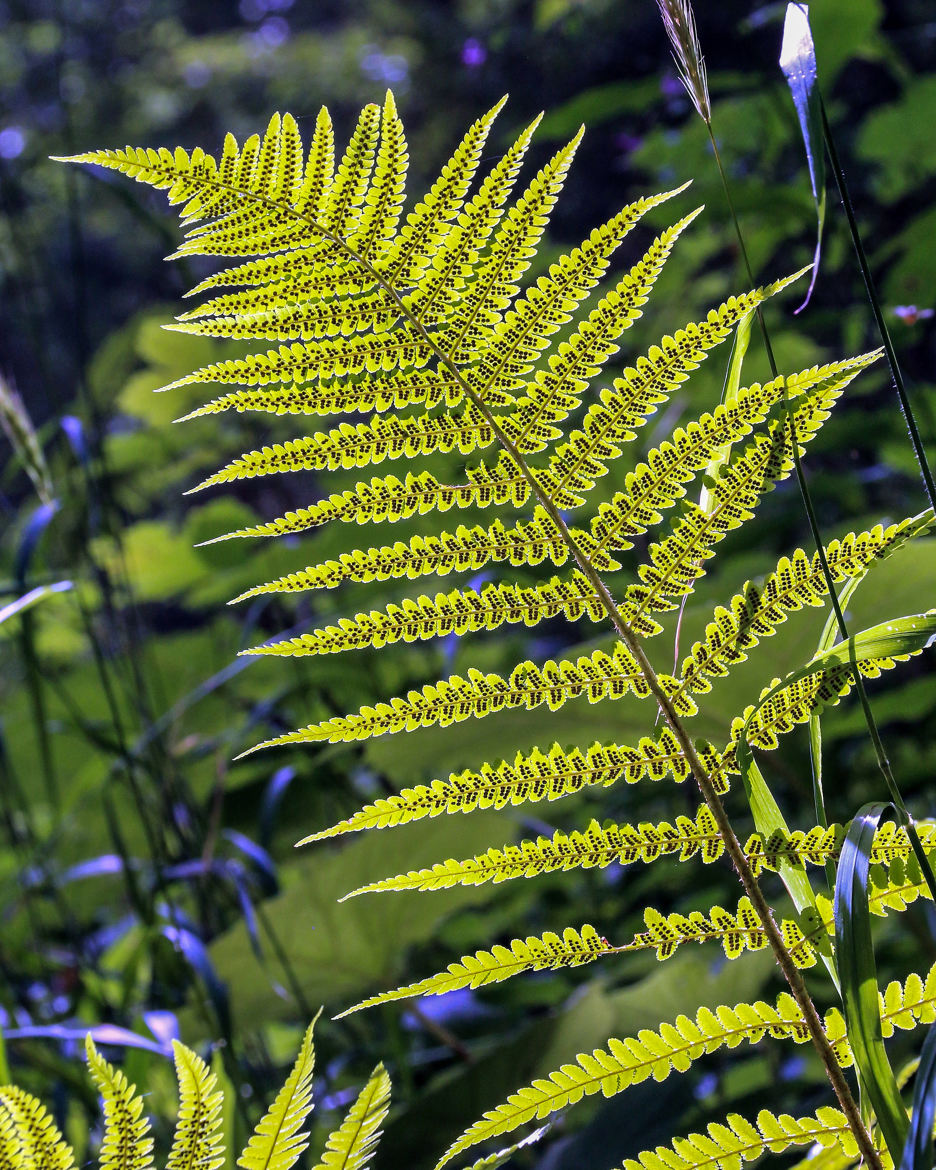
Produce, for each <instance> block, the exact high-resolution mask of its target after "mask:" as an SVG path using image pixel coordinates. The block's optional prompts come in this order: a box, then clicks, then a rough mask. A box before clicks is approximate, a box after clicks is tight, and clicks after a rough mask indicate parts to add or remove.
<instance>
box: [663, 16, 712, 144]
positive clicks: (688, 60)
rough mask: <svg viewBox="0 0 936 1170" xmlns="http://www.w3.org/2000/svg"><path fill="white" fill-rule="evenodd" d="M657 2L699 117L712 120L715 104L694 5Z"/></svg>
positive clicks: (679, 68)
mask: <svg viewBox="0 0 936 1170" xmlns="http://www.w3.org/2000/svg"><path fill="white" fill-rule="evenodd" d="M657 4H658V5H659V8H660V15H661V16H662V17H663V27H664V28H665V29H666V35H667V36H668V37H669V41H670V46H671V48H672V50H673V60H674V61H675V62H676V68H677V70H678V71H679V76H680V78H681V79H682V83H683V85H684V86H685V87H686V92H687V93H688V94H689V99H690V101H691V102H692V104H693V105H694V106H695V108H696V110H697V111H698V114H699V117H700V118H702V120H703V121H704V122H705V123H706V124H708V123H709V122H711V120H712V107H711V103H710V102H709V91H708V78H707V77H706V74H705V58H704V57H703V56H702V48H701V46H700V44H699V36H698V33H697V32H696V26H695V16H694V15H693V12H692V4H691V3H690V0H657Z"/></svg>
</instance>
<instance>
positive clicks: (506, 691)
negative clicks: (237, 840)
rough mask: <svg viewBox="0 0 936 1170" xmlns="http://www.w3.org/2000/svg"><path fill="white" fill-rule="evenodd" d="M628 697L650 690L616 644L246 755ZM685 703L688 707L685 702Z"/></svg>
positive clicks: (520, 667)
mask: <svg viewBox="0 0 936 1170" xmlns="http://www.w3.org/2000/svg"><path fill="white" fill-rule="evenodd" d="M662 678H663V682H664V685H666V686H669V687H670V688H673V687H674V686H675V682H676V680H675V679H671V678H668V677H667V676H665V675H664V676H662ZM629 693H633V694H635V695H637V696H638V697H640V698H646V696H647V695H648V694H649V689H648V687H647V684H646V680H645V679H644V676H643V672H642V671H641V670H640V668H639V667H638V665H637V662H636V660H635V659H634V657H633V655H632V654H631V653H630V651H629V650H628V649H627V647H626V646H625V645H624V644H623V643H622V642H617V643H615V646H614V649H613V651H612V653H611V654H606V653H605V652H604V651H603V650H595V651H594V652H593V653H592V654H587V655H582V656H581V657H579V658H577V659H576V660H575V661H574V662H554V661H553V660H552V659H550V660H549V661H547V662H545V663H544V664H543V666H542V667H539V666H537V665H536V664H535V663H534V662H521V663H518V664H517V666H515V667H514V669H513V670H512V671H511V673H510V675H509V677H508V678H503V677H502V676H501V675H498V674H484V673H483V672H482V671H480V670H476V669H475V668H474V667H472V668H471V669H470V670H469V671H468V677H467V678H462V677H461V676H460V675H457V674H455V675H452V676H451V677H450V678H447V679H440V680H439V681H438V682H436V683H434V684H433V683H427V684H426V685H425V686H424V687H423V688H422V690H421V691H416V690H413V691H410V692H409V693H408V694H407V696H406V698H402V697H400V696H398V697H396V698H394V699H391V700H390V702H389V703H377V704H376V705H375V706H373V707H362V708H361V710H360V711H359V712H358V713H356V714H350V715H346V716H338V717H336V718H333V719H328V720H326V721H325V722H323V723H313V724H310V725H309V726H308V727H303V728H301V729H300V730H298V731H293V732H289V733H288V734H287V735H280V736H277V737H276V738H275V739H271V740H267V741H266V742H264V743H260V744H257V745H256V746H255V747H253V748H250V749H249V750H250V751H258V750H259V749H260V748H264V747H274V746H278V745H279V744H285V743H314V742H321V741H328V742H330V743H345V742H350V741H353V740H358V739H370V738H371V737H372V736H375V735H386V734H393V733H395V732H398V731H415V730H416V729H417V728H418V727H432V726H440V727H449V726H450V725H451V724H453V723H461V722H462V721H463V720H465V719H469V718H472V717H474V718H476V719H482V718H484V716H486V715H492V714H494V713H495V712H497V711H504V710H509V709H511V708H514V707H523V708H525V709H526V710H528V711H532V710H533V709H534V708H535V707H539V706H541V705H542V704H543V703H546V704H548V706H549V709H550V710H551V711H558V709H559V708H560V707H562V706H564V704H565V703H567V702H569V700H570V699H575V698H578V697H579V696H581V695H585V696H587V698H588V701H589V702H591V703H597V702H599V701H600V700H601V699H604V698H609V699H619V698H622V697H623V696H624V695H626V694H629ZM681 702H682V703H683V704H685V696H683V698H682V700H681ZM683 711H684V712H685V713H694V712H695V708H694V707H692V706H690V707H689V708H688V709H687V708H686V707H685V705H684V706H683Z"/></svg>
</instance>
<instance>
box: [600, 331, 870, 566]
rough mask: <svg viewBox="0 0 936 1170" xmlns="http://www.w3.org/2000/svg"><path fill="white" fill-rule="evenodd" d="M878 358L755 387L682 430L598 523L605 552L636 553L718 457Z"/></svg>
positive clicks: (604, 508) (631, 476) (629, 479)
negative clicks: (780, 408)
mask: <svg viewBox="0 0 936 1170" xmlns="http://www.w3.org/2000/svg"><path fill="white" fill-rule="evenodd" d="M876 358H877V354H866V355H863V356H861V357H858V358H853V359H852V360H851V361H849V362H834V363H831V364H830V365H826V366H822V367H821V368H820V367H818V366H813V368H812V369H811V370H803V371H802V372H801V373H799V374H794V375H792V376H790V377H787V378H775V379H774V380H773V381H772V382H768V383H767V384H766V385H764V386H761V385H759V384H757V383H755V384H754V385H753V386H748V387H746V388H744V389H741V390H739V391H738V392H737V394H736V395H735V397H734V398H733V399H732V400H731V401H730V402H728V403H724V404H722V405H719V406H717V407H716V408H715V410H714V412H713V413H712V414H703V415H702V417H701V418H700V419H699V420H698V421H696V422H691V423H689V424H688V426H687V427H686V428H685V429H683V428H682V427H680V428H678V429H677V430H676V431H675V432H674V433H673V436H672V438H671V440H668V441H667V442H665V443H663V444H661V446H659V447H657V448H654V449H653V450H652V451H650V452H649V453H648V455H647V461H646V462H645V463H639V464H638V465H637V466H636V467H635V468H634V470H633V471H629V472H628V473H627V476H626V479H625V490H624V491H623V492H617V493H616V494H615V495H614V496H613V497H612V498H611V500H610V501H609V502H608V503H606V504H602V505H601V506H600V507H599V509H598V515H597V516H596V518H595V519H594V520H593V521H592V525H591V531H592V535H593V536H594V537H595V538H596V539H597V541H598V543H599V546H600V547H601V548H603V549H605V548H611V549H627V548H632V547H633V540H632V539H631V537H634V536H639V535H641V534H643V533H644V532H646V531H647V528H648V527H650V525H652V524H659V523H660V522H661V521H662V519H663V516H662V511H663V510H664V509H667V508H671V507H673V506H674V505H675V503H676V501H677V500H679V499H680V498H681V497H682V496H684V495H685V488H684V487H683V486H682V485H683V484H686V483H689V482H690V481H691V480H692V479H694V478H695V476H696V474H697V473H698V472H699V471H704V470H705V469H706V467H708V465H709V463H710V462H711V460H712V457H713V455H714V453H715V452H716V451H718V450H719V449H721V448H722V447H727V446H732V445H733V444H735V443H737V442H738V440H739V439H742V438H744V437H745V436H746V435H749V434H750V433H751V431H752V430H753V428H754V426H756V425H757V424H758V423H761V422H763V421H764V419H766V417H767V415H768V413H769V412H770V411H771V410H772V409H773V408H774V407H776V406H777V404H778V403H780V402H783V401H784V399H785V398H786V399H789V400H795V399H796V398H798V397H801V396H804V395H806V394H807V393H808V392H809V391H811V390H813V389H815V388H816V387H821V386H822V384H824V383H825V382H827V381H828V380H829V379H830V378H838V377H840V376H841V374H842V373H843V371H845V370H846V369H847V370H849V371H854V373H855V374H857V373H858V372H859V371H860V370H862V369H864V368H865V367H866V366H868V365H870V364H871V362H873V361H875V360H876Z"/></svg>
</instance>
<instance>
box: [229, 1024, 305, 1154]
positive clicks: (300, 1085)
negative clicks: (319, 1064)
mask: <svg viewBox="0 0 936 1170" xmlns="http://www.w3.org/2000/svg"><path fill="white" fill-rule="evenodd" d="M314 1026H315V1021H314V1020H313V1022H312V1023H311V1024H310V1025H309V1027H308V1030H307V1031H306V1034H305V1036H304V1037H303V1040H302V1046H301V1047H300V1049H299V1055H298V1056H297V1057H296V1062H295V1064H294V1065H293V1067H292V1072H290V1074H289V1076H288V1078H287V1079H286V1083H285V1084H284V1085H283V1087H282V1089H280V1091H279V1093H278V1094H277V1096H276V1100H275V1101H274V1102H273V1104H272V1105H271V1106H270V1108H269V1110H267V1112H266V1113H265V1114H264V1116H263V1117H262V1118H261V1120H260V1122H259V1123H258V1125H257V1128H256V1129H255V1130H254V1132H253V1134H252V1135H251V1138H250V1141H249V1142H248V1143H247V1148H246V1149H245V1150H244V1152H243V1153H242V1154H241V1156H240V1157H239V1158H238V1159H237V1164H238V1166H240V1167H242V1170H288V1168H289V1167H290V1166H292V1165H293V1163H294V1162H295V1161H296V1160H297V1158H298V1157H299V1155H300V1154H301V1153H302V1151H303V1150H304V1149H305V1148H306V1146H308V1144H309V1134H308V1131H306V1130H303V1129H302V1128H301V1127H302V1125H303V1123H304V1122H305V1120H306V1118H307V1117H308V1115H309V1113H310V1112H311V1109H312V1070H313V1068H314V1065H315V1047H314V1045H313V1043H312V1029H313V1028H314Z"/></svg>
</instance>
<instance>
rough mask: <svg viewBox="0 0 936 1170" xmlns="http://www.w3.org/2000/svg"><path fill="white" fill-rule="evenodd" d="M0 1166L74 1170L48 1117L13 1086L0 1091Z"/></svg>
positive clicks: (7, 1169) (13, 1169)
mask: <svg viewBox="0 0 936 1170" xmlns="http://www.w3.org/2000/svg"><path fill="white" fill-rule="evenodd" d="M0 1165H2V1166H3V1170H74V1165H75V1155H74V1153H73V1152H72V1148H71V1146H70V1145H69V1144H68V1143H67V1142H66V1141H65V1139H64V1138H63V1137H62V1135H61V1133H60V1132H59V1130H58V1127H57V1126H56V1124H55V1122H54V1121H53V1120H52V1115H51V1114H50V1113H49V1112H48V1110H47V1109H46V1108H45V1106H44V1105H42V1104H41V1102H39V1101H37V1100H36V1098H35V1097H33V1096H32V1095H31V1094H29V1093H26V1092H24V1091H23V1090H22V1089H18V1088H16V1086H15V1085H4V1086H2V1087H0ZM128 1165H136V1163H134V1162H129V1163H128Z"/></svg>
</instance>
